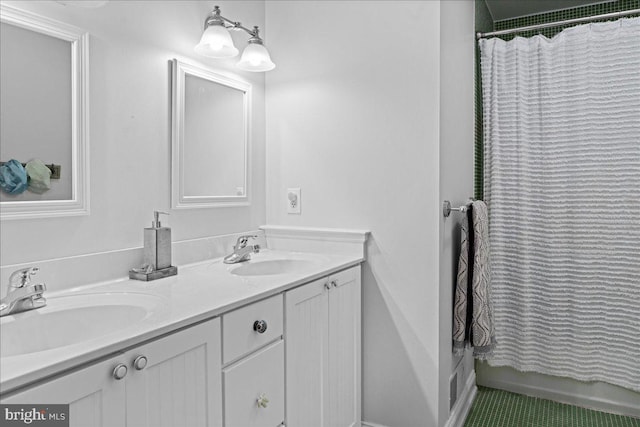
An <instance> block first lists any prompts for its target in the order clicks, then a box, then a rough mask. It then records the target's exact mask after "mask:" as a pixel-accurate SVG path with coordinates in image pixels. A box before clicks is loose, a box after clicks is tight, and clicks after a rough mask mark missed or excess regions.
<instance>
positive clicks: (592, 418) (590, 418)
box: [464, 387, 640, 427]
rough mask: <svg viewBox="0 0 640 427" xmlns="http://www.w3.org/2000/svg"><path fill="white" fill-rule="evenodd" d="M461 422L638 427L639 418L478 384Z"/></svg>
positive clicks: (498, 426) (491, 426)
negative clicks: (473, 398)
mask: <svg viewBox="0 0 640 427" xmlns="http://www.w3.org/2000/svg"><path fill="white" fill-rule="evenodd" d="M464 426H465V427H640V419H639V418H631V417H623V416H621V415H614V414H608V413H606V412H599V411H594V410H591V409H584V408H580V407H577V406H572V405H567V404H564V403H558V402H553V401H551V400H545V399H538V398H535V397H527V396H523V395H521V394H515V393H509V392H507V391H502V390H495V389H492V388H486V387H478V394H477V396H476V400H475V401H474V403H473V406H472V407H471V410H470V411H469V415H468V416H467V420H466V421H465V424H464Z"/></svg>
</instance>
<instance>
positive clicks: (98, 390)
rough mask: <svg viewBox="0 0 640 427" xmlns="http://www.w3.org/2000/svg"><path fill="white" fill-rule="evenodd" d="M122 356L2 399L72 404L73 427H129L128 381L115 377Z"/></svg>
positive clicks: (71, 419) (11, 401) (70, 419)
mask: <svg viewBox="0 0 640 427" xmlns="http://www.w3.org/2000/svg"><path fill="white" fill-rule="evenodd" d="M120 362H121V357H115V358H113V359H109V360H106V361H104V362H100V363H96V364H95V365H91V366H89V367H88V368H84V369H81V370H79V371H76V372H73V373H70V374H67V375H65V376H63V377H60V378H57V379H54V380H51V381H48V382H45V383H43V384H40V385H38V386H35V387H32V388H30V389H28V390H25V391H23V392H20V393H17V394H13V395H11V396H9V397H7V398H3V399H2V403H23V404H68V405H69V425H70V427H122V426H123V425H125V405H124V402H125V381H126V377H125V378H124V379H122V380H116V379H115V378H114V377H113V369H114V368H115V367H116V366H117V365H118V364H119V363H120Z"/></svg>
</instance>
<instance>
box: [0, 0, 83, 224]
mask: <svg viewBox="0 0 640 427" xmlns="http://www.w3.org/2000/svg"><path fill="white" fill-rule="evenodd" d="M0 22H3V23H6V24H10V25H14V26H16V27H20V28H24V29H27V30H30V31H34V32H37V33H41V34H45V35H47V36H50V37H55V38H58V39H61V40H65V41H68V42H70V45H71V199H69V200H37V201H15V202H13V201H12V202H0V219H2V220H7V219H28V218H52V217H61V216H77V215H88V214H89V124H88V118H89V33H87V32H85V31H83V30H82V29H80V28H77V27H74V26H72V25H69V24H65V23H63V22H59V21H55V20H53V19H49V18H47V17H44V16H41V15H37V14H34V13H31V12H27V11H24V10H22V9H18V8H15V7H12V6H9V5H6V4H4V3H0Z"/></svg>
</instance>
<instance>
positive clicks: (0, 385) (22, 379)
mask: <svg viewBox="0 0 640 427" xmlns="http://www.w3.org/2000/svg"><path fill="white" fill-rule="evenodd" d="M268 259H301V260H309V261H312V262H310V263H307V264H304V268H303V269H300V270H299V272H297V273H295V274H274V275H265V276H237V275H234V274H231V273H230V270H232V269H234V268H238V267H239V266H240V265H241V264H234V265H227V264H223V263H222V259H214V260H208V261H204V262H200V263H197V264H191V265H185V266H179V267H178V275H177V276H172V277H167V278H164V279H159V280H155V281H151V282H142V281H136V280H128V279H126V280H118V281H114V282H108V283H102V284H97V285H90V286H84V287H78V288H74V289H70V290H65V291H61V292H57V293H50V294H45V297H46V298H47V300H48V307H51V308H50V309H52V308H53V307H55V306H56V304H57V300H59V301H63V300H62V298H63V297H66V296H69V295H85V296H86V298H88V299H90V298H91V295H94V296H95V294H105V293H107V294H110V295H114V298H122V302H123V303H126V302H127V298H136V297H140V295H136V294H144V295H146V296H149V295H151V296H153V297H155V298H153V297H152V298H149V300H150V302H151V303H152V304H153V308H152V309H151V310H150V312H149V314H148V315H147V317H145V318H144V319H142V320H141V321H138V322H136V323H134V324H131V325H127V326H125V327H123V328H122V329H120V330H118V331H115V332H111V333H108V334H106V335H101V336H99V337H96V338H94V339H91V340H88V341H83V342H80V343H78V344H72V345H68V346H64V347H58V348H54V349H50V350H45V351H39V352H36V353H28V354H20V355H17V356H10V357H4V356H3V357H1V358H0V391H1V392H2V394H5V393H7V392H10V391H13V390H16V389H18V388H22V387H24V386H26V385H29V384H31V383H34V382H38V381H41V380H42V379H45V378H48V377H51V376H54V375H56V374H59V373H61V372H64V371H66V370H69V369H73V368H76V367H81V366H86V365H87V364H88V363H89V362H91V361H93V360H98V359H102V358H105V357H108V356H111V355H114V354H117V353H119V352H122V351H124V350H126V349H128V348H130V347H133V346H136V345H138V344H140V343H142V342H144V341H147V340H150V339H154V338H158V337H160V336H162V335H165V334H167V333H170V332H172V331H175V330H177V329H180V328H183V327H185V326H188V325H191V324H194V323H197V322H199V321H202V320H206V319H210V318H213V317H216V316H219V315H221V314H222V313H225V312H228V311H230V310H233V309H235V308H238V307H240V306H243V305H246V304H249V303H251V302H254V301H257V300H260V299H263V298H266V297H269V296H271V295H275V294H278V293H280V292H283V291H285V290H287V289H290V288H293V287H296V286H299V285H301V284H304V283H307V282H310V281H313V280H316V279H319V278H321V277H324V276H326V275H328V274H331V273H334V272H337V271H339V270H343V269H345V268H348V267H351V266H354V265H357V264H359V263H360V262H362V261H364V259H363V258H362V257H359V256H356V255H344V254H340V255H330V254H312V253H301V252H285V251H276V250H269V249H266V250H263V251H262V252H261V253H259V254H254V255H253V259H252V260H251V261H249V263H252V262H259V261H261V260H268ZM242 264H245V263H242ZM46 310H47V307H43V308H41V309H37V310H31V311H27V312H24V313H18V314H16V315H12V316H6V317H4V318H2V320H0V335H1V332H2V322H7V321H16V322H17V321H20V319H24V318H27V317H28V316H38V315H40V314H39V312H42V313H44V312H46ZM8 318H12V319H8ZM82 321H83V320H82V319H77V322H78V323H79V324H80V323H81V322H82ZM73 333H74V331H73V330H69V334H73ZM30 338H31V339H33V337H29V336H25V339H30ZM0 355H2V348H1V347H0Z"/></svg>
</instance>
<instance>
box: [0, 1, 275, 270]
mask: <svg viewBox="0 0 640 427" xmlns="http://www.w3.org/2000/svg"><path fill="white" fill-rule="evenodd" d="M6 3H7V4H10V5H13V6H16V7H21V8H23V9H25V10H29V11H32V12H35V13H38V14H41V15H45V16H47V17H49V18H52V19H56V20H59V21H62V22H66V23H68V24H71V25H75V26H77V27H80V28H83V29H85V30H87V31H88V32H89V33H90V42H89V46H90V47H89V49H90V54H89V57H90V102H89V104H90V123H89V126H90V159H91V171H90V174H91V215H89V216H83V217H69V218H56V219H42V220H19V221H3V222H2V224H1V228H2V230H1V232H2V245H1V248H0V250H1V260H0V263H1V264H2V265H7V264H14V263H20V262H30V261H38V260H44V259H49V258H56V257H63V256H70V255H78V254H85V253H93V252H100V251H109V250H116V249H122V248H131V247H139V246H142V229H143V227H148V226H149V224H150V222H151V219H152V211H153V210H154V209H161V210H167V211H168V210H170V193H171V191H170V185H171V184H170V179H171V178H170V176H171V174H170V170H171V114H170V113H171V111H170V106H171V92H170V65H169V61H170V60H171V59H172V58H178V59H180V60H184V61H189V62H193V63H196V64H200V65H204V66H208V67H210V68H212V69H213V70H215V71H217V72H220V73H226V74H228V75H234V76H237V77H239V78H241V79H245V80H247V81H249V82H250V83H251V84H253V89H254V90H253V102H254V108H253V135H252V139H253V141H252V153H251V156H252V162H251V164H252V167H253V170H252V175H253V188H252V205H251V206H250V207H239V208H218V209H194V210H180V211H176V210H174V211H171V217H170V219H169V220H168V223H169V224H170V225H171V227H172V229H173V240H174V241H180V240H185V239H190V238H197V237H203V236H211V235H220V234H226V233H233V232H238V231H245V230H250V229H255V228H256V227H257V226H258V225H260V224H263V223H264V222H265V184H264V175H265V172H264V164H265V153H264V129H265V114H264V74H262V73H246V72H241V71H236V69H235V67H234V65H233V64H234V61H232V60H227V61H216V60H210V59H206V58H202V57H197V56H196V55H195V53H194V52H193V46H195V44H196V43H197V42H198V41H199V38H200V35H201V31H202V26H203V22H204V19H205V17H206V15H207V14H208V12H209V11H210V10H211V8H212V7H213V5H214V2H208V1H207V2H204V1H203V2H197V1H111V2H108V3H107V4H106V5H105V6H104V7H101V8H97V9H86V8H79V7H73V6H63V5H61V4H58V3H56V2H53V1H7V2H6ZM215 4H219V5H220V7H221V9H222V12H223V15H225V16H228V17H231V18H232V19H237V20H240V21H242V23H243V24H246V25H248V26H251V25H260V27H261V28H264V2H263V1H242V2H234V1H220V2H217V3H215ZM265 35H267V38H268V32H267V31H265ZM234 39H235V42H236V45H237V46H238V47H240V46H244V45H245V44H246V40H247V37H245V36H244V35H243V34H241V33H234ZM42 65H43V66H46V64H42ZM205 178H206V174H204V173H203V179H205Z"/></svg>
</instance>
